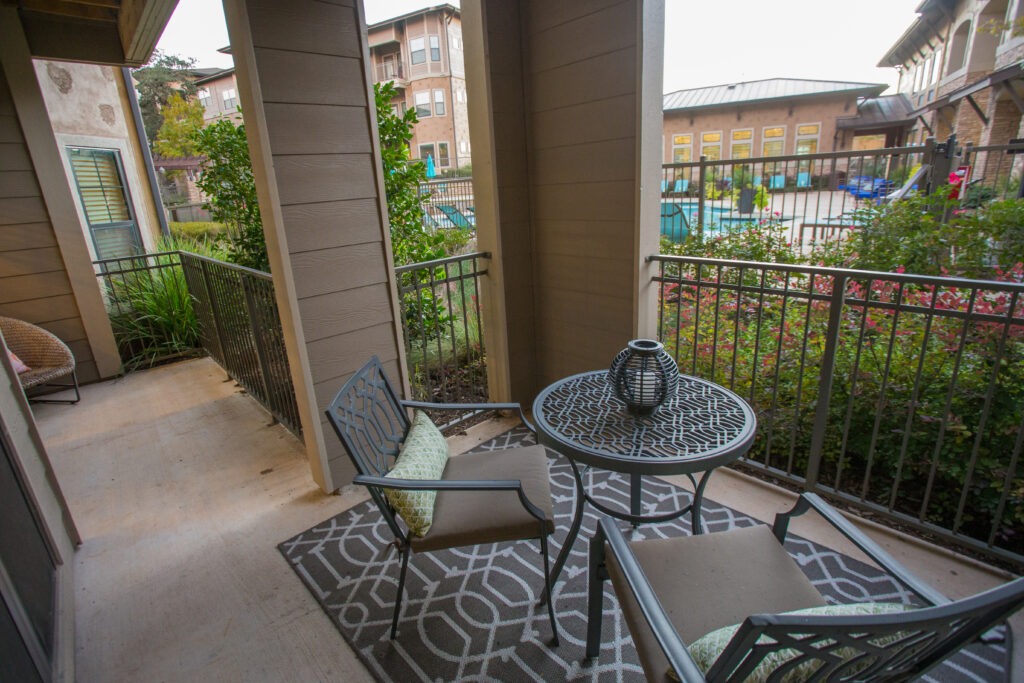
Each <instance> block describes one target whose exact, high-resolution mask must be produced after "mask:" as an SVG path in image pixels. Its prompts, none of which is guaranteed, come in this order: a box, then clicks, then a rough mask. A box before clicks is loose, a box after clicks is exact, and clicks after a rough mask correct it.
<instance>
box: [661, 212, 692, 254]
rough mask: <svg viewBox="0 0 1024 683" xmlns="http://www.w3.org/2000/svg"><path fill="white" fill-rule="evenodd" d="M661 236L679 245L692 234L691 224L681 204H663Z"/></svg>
mask: <svg viewBox="0 0 1024 683" xmlns="http://www.w3.org/2000/svg"><path fill="white" fill-rule="evenodd" d="M661 234H662V235H663V236H665V237H668V238H669V239H671V240H672V241H673V242H674V243H676V244H679V243H681V242H682V241H683V240H684V239H686V236H687V235H689V234H690V222H689V221H688V220H687V219H686V211H685V210H684V209H683V206H682V205H681V204H674V203H672V202H662V203H661Z"/></svg>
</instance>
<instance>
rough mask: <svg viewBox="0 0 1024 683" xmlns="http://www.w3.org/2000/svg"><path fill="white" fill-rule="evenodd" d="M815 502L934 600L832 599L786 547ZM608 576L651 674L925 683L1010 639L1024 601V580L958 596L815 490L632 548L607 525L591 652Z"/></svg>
mask: <svg viewBox="0 0 1024 683" xmlns="http://www.w3.org/2000/svg"><path fill="white" fill-rule="evenodd" d="M811 509H813V510H815V511H817V512H818V513H819V514H820V515H821V516H822V517H824V518H825V520H826V521H828V522H829V523H830V524H831V525H832V526H834V527H835V528H836V529H837V530H838V531H839V532H840V533H842V534H843V535H844V536H846V537H847V538H849V539H850V540H851V541H853V543H854V544H855V545H856V546H857V547H858V548H860V549H861V550H862V551H864V552H865V553H866V554H867V555H868V556H869V557H871V559H872V560H873V561H874V562H875V563H877V564H878V565H879V566H880V567H882V568H883V569H885V570H886V571H887V572H889V574H891V575H892V576H893V577H894V578H895V579H897V580H898V581H899V582H900V583H902V584H903V585H904V586H906V588H908V589H909V590H910V591H911V592H912V593H914V594H915V595H916V596H917V597H918V598H920V600H921V601H922V602H923V603H924V604H925V605H927V606H926V607H921V608H916V609H915V608H907V607H904V606H902V605H893V604H888V603H875V604H861V605H835V606H825V600H824V598H822V596H821V594H819V593H818V591H817V590H816V589H815V588H814V586H813V585H812V584H811V582H810V580H809V579H808V578H807V577H806V576H805V575H804V573H803V572H802V571H801V570H800V568H799V567H798V566H797V564H796V562H795V561H794V560H793V558H791V557H790V556H789V554H788V553H787V552H786V551H785V549H784V548H783V546H782V544H783V542H784V541H785V538H786V532H787V529H788V526H789V521H790V518H791V517H793V516H796V515H801V514H803V513H804V512H806V511H808V510H811ZM609 578H610V579H611V582H612V585H613V586H614V588H615V594H616V595H617V596H618V598H619V603H620V606H621V609H622V612H623V616H624V618H625V621H626V623H627V625H628V627H629V631H630V633H631V634H632V636H633V642H634V643H635V645H636V648H637V653H638V655H639V658H640V663H641V665H642V666H643V669H644V673H645V674H646V676H647V680H649V681H672V680H680V681H684V682H685V683H696V682H698V681H701V682H703V681H715V682H716V683H718V682H722V683H724V682H734V681H735V682H738V681H764V680H770V681H838V680H857V681H908V680H916V679H917V677H918V676H920V675H922V674H924V673H925V672H927V671H929V670H930V669H932V668H933V667H935V666H936V665H938V664H940V663H941V662H942V661H943V660H945V659H946V658H947V657H949V656H951V655H952V654H954V653H956V652H957V651H959V650H960V649H961V648H963V647H964V646H966V645H970V644H971V643H972V642H974V641H977V640H982V641H984V642H993V641H999V640H1002V638H1003V636H1002V635H1000V634H998V632H992V629H993V627H995V626H997V625H999V624H1001V623H1002V622H1004V621H1005V620H1006V619H1007V618H1008V617H1009V616H1010V615H1012V614H1013V613H1014V612H1016V611H1017V610H1018V609H1019V608H1020V607H1021V606H1022V605H1024V578H1019V579H1016V580H1015V581H1012V582H1009V583H1007V584H1005V585H1003V586H1000V587H998V588H995V589H992V590H990V591H987V592H985V593H982V594H979V595H976V596H973V597H970V598H966V599H963V600H958V601H956V602H951V601H950V600H948V599H947V598H945V597H944V596H943V595H942V594H941V593H939V592H938V591H936V590H934V589H933V588H931V587H930V586H928V585H927V584H925V583H923V582H922V581H920V580H919V579H918V578H916V577H915V576H914V575H913V574H911V573H910V572H909V571H908V570H907V569H905V568H904V567H903V566H901V565H900V564H899V563H898V562H897V561H896V560H895V559H894V558H893V557H892V556H891V555H889V554H888V553H886V552H885V551H884V550H883V549H882V548H881V547H880V546H878V545H877V544H876V543H874V542H873V541H872V540H870V539H869V538H868V537H867V536H865V535H864V534H863V533H862V532H861V531H860V530H859V529H857V528H856V527H855V526H853V524H851V523H850V522H849V521H848V520H847V519H846V518H844V517H843V516H841V515H840V514H839V513H838V512H836V511H835V509H833V508H832V507H831V506H829V505H828V504H827V503H825V501H824V500H822V499H821V498H820V497H818V496H817V495H815V494H810V493H805V494H803V495H802V496H801V497H800V499H799V500H798V501H797V504H796V506H795V507H794V508H793V509H792V510H790V511H789V512H786V513H782V514H779V515H777V516H776V518H775V524H774V526H772V527H768V526H765V525H758V526H754V527H746V528H740V529H733V530H730V531H724V532H719V533H714V534H704V535H700V536H687V537H683V538H668V539H659V540H652V541H636V542H632V543H629V542H627V541H626V540H625V538H624V537H623V535H622V532H621V531H619V529H618V527H617V526H616V525H615V523H614V522H613V521H612V520H610V519H603V520H601V523H600V526H599V530H598V533H597V534H596V535H595V537H594V539H593V541H592V542H591V546H590V585H589V605H588V614H589V616H588V628H587V657H591V658H593V657H597V655H598V652H599V650H600V645H601V643H600V639H601V613H602V611H603V607H602V603H603V594H604V581H605V580H606V579H609ZM794 612H798V613H796V614H794ZM1006 628H1007V629H1009V627H1008V626H1007V627H1006ZM1008 649H1009V648H1008ZM1008 670H1009V668H1008Z"/></svg>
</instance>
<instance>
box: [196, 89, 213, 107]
mask: <svg viewBox="0 0 1024 683" xmlns="http://www.w3.org/2000/svg"><path fill="white" fill-rule="evenodd" d="M196 95H198V96H199V104H201V105H203V109H208V108H209V106H210V89H209V88H200V89H199V90H198V91H197V92H196Z"/></svg>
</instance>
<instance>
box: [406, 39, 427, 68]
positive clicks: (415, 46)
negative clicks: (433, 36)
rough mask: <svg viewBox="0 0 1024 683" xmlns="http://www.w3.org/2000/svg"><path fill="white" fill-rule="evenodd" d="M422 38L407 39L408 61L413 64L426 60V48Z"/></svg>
mask: <svg viewBox="0 0 1024 683" xmlns="http://www.w3.org/2000/svg"><path fill="white" fill-rule="evenodd" d="M424 43H425V41H424V39H423V38H412V39H410V40H409V61H410V62H412V63H413V64H422V63H423V62H425V61H427V50H426V47H425V46H424Z"/></svg>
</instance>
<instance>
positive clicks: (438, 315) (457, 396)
mask: <svg viewBox="0 0 1024 683" xmlns="http://www.w3.org/2000/svg"><path fill="white" fill-rule="evenodd" d="M488 258H490V254H488V253H486V252H475V253H472V254H466V255H463V256H452V257H449V258H444V259H438V260H436V261H427V262H424V263H414V264H411V265H407V266H400V267H398V268H396V269H395V276H396V279H397V281H398V293H399V298H400V301H401V308H402V311H401V316H402V330H403V332H404V333H405V335H404V336H405V353H406V361H407V364H408V368H409V377H410V382H411V384H412V391H413V395H414V397H415V398H416V399H418V400H426V401H440V402H444V403H467V402H481V401H486V400H487V366H486V360H485V354H484V341H483V327H482V321H481V317H480V295H479V293H480V278H481V277H482V276H484V275H486V274H487V269H486V267H484V265H483V264H482V263H481V261H482V260H486V259H488ZM446 417H450V415H449V416H446Z"/></svg>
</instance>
